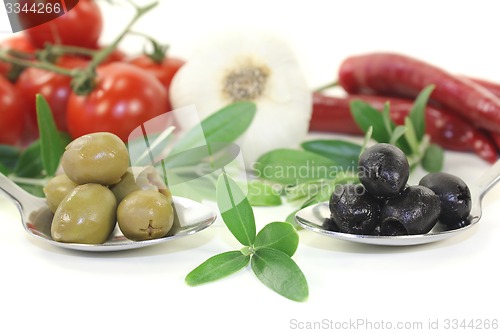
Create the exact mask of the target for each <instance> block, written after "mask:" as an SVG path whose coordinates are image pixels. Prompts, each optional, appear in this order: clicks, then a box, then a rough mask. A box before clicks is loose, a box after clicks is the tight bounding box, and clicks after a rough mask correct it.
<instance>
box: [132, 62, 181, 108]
mask: <svg viewBox="0 0 500 333" xmlns="http://www.w3.org/2000/svg"><path fill="white" fill-rule="evenodd" d="M130 63H131V64H133V65H135V66H137V67H140V68H142V69H144V70H146V71H148V72H150V73H151V74H153V75H154V76H155V77H156V78H157V79H158V80H159V81H160V82H161V84H162V85H163V87H165V90H166V91H167V94H168V91H169V89H170V83H171V82H172V79H173V77H174V75H175V73H177V71H178V70H179V68H181V66H182V65H184V63H185V62H184V60H181V59H178V58H170V57H166V58H164V59H163V60H162V61H161V62H156V61H154V60H153V59H152V58H151V57H149V56H147V55H140V56H138V57H135V58H133V59H131V60H130ZM168 109H169V110H170V109H171V106H170V102H169V103H168Z"/></svg>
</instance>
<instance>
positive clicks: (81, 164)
mask: <svg viewBox="0 0 500 333" xmlns="http://www.w3.org/2000/svg"><path fill="white" fill-rule="evenodd" d="M128 163H129V155H128V150H127V147H126V146H125V143H123V141H122V140H121V139H120V138H119V137H117V136H116V135H114V134H112V133H107V132H100V133H92V134H88V135H83V136H81V137H79V138H77V139H75V140H73V141H72V142H71V143H70V144H69V145H68V146H67V147H66V150H65V152H64V154H63V156H62V159H61V164H62V167H63V169H64V172H65V173H66V175H67V176H68V178H69V179H71V180H72V181H73V182H75V183H77V184H80V185H82V184H86V183H96V184H101V185H111V184H116V183H118V182H119V181H120V179H121V177H122V176H123V174H124V173H125V171H127V168H128Z"/></svg>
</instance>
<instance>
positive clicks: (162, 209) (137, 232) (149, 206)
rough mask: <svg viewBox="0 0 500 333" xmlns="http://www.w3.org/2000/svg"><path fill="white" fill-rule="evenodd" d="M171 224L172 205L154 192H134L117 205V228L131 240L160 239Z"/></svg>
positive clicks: (163, 196) (161, 195)
mask: <svg viewBox="0 0 500 333" xmlns="http://www.w3.org/2000/svg"><path fill="white" fill-rule="evenodd" d="M173 222H174V210H173V208H172V204H171V203H170V202H169V201H168V199H167V198H166V197H165V195H163V194H161V193H160V192H158V191H156V190H144V191H134V192H132V193H130V194H129V195H127V196H126V197H125V198H124V199H123V200H122V202H121V203H120V204H119V205H118V226H119V227H120V230H121V231H122V233H123V235H124V236H125V237H127V238H128V239H131V240H135V241H140V240H147V239H155V238H161V237H163V236H165V235H166V234H167V233H168V232H169V231H170V229H171V228H172V225H173Z"/></svg>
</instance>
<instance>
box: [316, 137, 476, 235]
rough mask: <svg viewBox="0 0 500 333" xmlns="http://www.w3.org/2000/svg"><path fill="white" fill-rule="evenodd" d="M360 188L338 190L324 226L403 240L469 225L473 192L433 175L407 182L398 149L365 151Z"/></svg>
mask: <svg viewBox="0 0 500 333" xmlns="http://www.w3.org/2000/svg"><path fill="white" fill-rule="evenodd" d="M358 173H359V180H360V182H361V184H346V185H341V186H338V187H337V188H336V189H335V191H334V192H333V193H332V196H331V198H330V203H329V204H330V212H331V215H330V218H328V219H326V220H325V223H324V228H326V229H329V230H333V231H340V232H344V233H351V234H361V235H382V236H402V235H416V234H425V233H428V232H429V231H430V230H431V229H432V228H433V227H434V226H435V225H436V224H437V223H441V224H443V225H444V226H445V227H446V229H454V228H457V227H460V226H463V225H465V224H466V223H467V217H468V216H469V213H470V210H471V195H470V191H469V188H468V187H467V185H466V184H465V183H464V181H463V180H461V179H460V178H458V177H456V176H453V175H450V174H447V173H443V172H438V173H431V174H428V175H426V176H425V177H423V178H422V180H421V181H420V183H419V185H415V186H409V185H408V184H407V182H408V178H409V175H410V167H409V164H408V160H407V158H406V156H405V154H404V153H403V152H402V151H401V150H400V149H399V148H397V147H396V146H394V145H390V144H385V143H379V144H376V145H373V146H371V147H370V148H368V149H366V150H365V151H364V152H363V154H362V155H361V156H360V159H359V164H358Z"/></svg>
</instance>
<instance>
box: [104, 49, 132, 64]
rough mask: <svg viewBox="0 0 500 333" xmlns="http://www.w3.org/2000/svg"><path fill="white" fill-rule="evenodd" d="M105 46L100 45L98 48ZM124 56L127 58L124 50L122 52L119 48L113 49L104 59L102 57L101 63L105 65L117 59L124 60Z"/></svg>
mask: <svg viewBox="0 0 500 333" xmlns="http://www.w3.org/2000/svg"><path fill="white" fill-rule="evenodd" d="M105 47H106V46H101V47H99V48H98V50H102V49H103V48H105ZM125 58H127V55H126V53H125V52H123V51H122V50H120V49H114V50H113V52H111V54H110V55H109V56H108V57H107V58H106V59H104V61H103V62H102V64H101V65H105V64H109V63H112V62H117V61H124V60H125Z"/></svg>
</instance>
